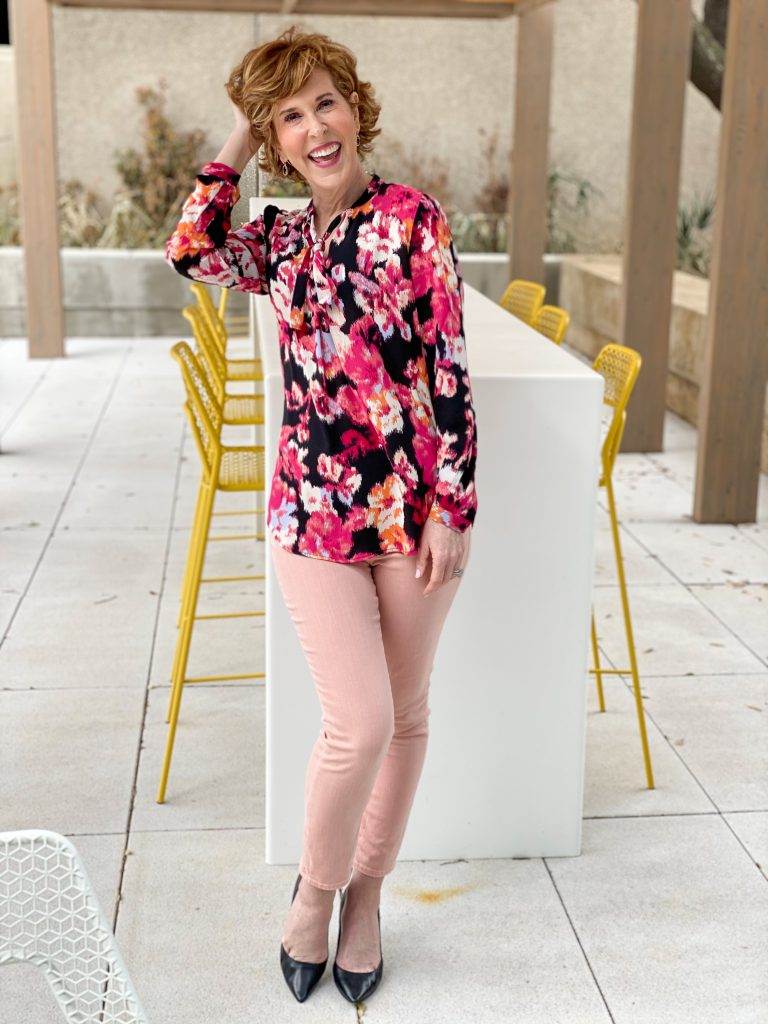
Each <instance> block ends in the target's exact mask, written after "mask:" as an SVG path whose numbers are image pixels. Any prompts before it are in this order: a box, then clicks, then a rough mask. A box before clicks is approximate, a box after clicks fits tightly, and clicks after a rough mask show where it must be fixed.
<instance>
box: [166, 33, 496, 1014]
mask: <svg viewBox="0 0 768 1024" xmlns="http://www.w3.org/2000/svg"><path fill="white" fill-rule="evenodd" d="M227 92H228V95H229V97H230V101H231V103H232V105H233V108H234V113H235V127H234V129H233V130H232V132H231V134H230V136H229V138H228V139H227V141H226V142H225V144H224V146H223V148H222V149H221V151H220V153H219V154H218V156H217V157H216V159H215V160H214V161H213V162H211V163H207V164H205V165H204V166H203V168H202V170H201V172H200V173H199V174H198V176H197V181H196V187H195V189H194V191H193V192H192V194H191V195H190V196H189V198H188V199H187V200H186V202H185V203H184V207H183V212H182V216H181V220H180V222H179V224H178V226H177V228H176V230H175V232H174V233H173V235H172V236H171V237H170V238H169V239H168V242H167V245H166V259H167V260H168V262H169V263H170V264H171V265H172V266H173V267H174V268H175V269H176V270H177V271H178V272H179V273H181V274H184V275H185V276H187V277H190V278H193V279H195V280H197V281H204V282H207V283H209V284H213V285H219V286H220V287H224V288H237V289H240V290H241V291H246V292H254V293H256V294H269V296H270V298H271V301H272V304H273V307H274V309H275V313H276V315H277V321H278V325H279V339H280V341H279V343H280V354H281V360H282V366H283V374H284V388H285V405H284V414H283V423H282V429H281V432H280V439H279V452H278V457H277V461H276V465H275V467H274V472H273V476H272V481H271V490H270V498H269V503H268V509H267V530H268V536H269V544H270V549H271V552H272V557H273V564H274V569H275V574H276V577H277V579H278V581H279V585H280V588H281V592H282V595H283V597H284V600H285V603H286V606H287V608H288V610H289V612H290V614H291V616H292V620H293V622H294V625H295V627H296V630H297V634H298V637H299V640H300V642H301V644H302V648H303V650H304V653H305V656H306V658H307V661H308V664H309V667H310V670H311V673H312V677H313V680H314V684H315V687H316V690H317V694H318V697H319V700H320V705H321V708H322V724H323V730H322V731H321V733H320V735H319V737H318V739H317V742H316V743H315V746H314V748H313V751H312V754H311V757H310V760H309V764H308V768H307V773H306V788H305V800H306V807H305V821H304V837H303V852H302V857H301V861H300V865H299V876H298V878H297V879H296V885H295V887H294V891H293V899H292V901H291V905H290V910H289V913H288V917H287V920H286V923H285V927H284V930H283V941H282V944H281V949H280V960H281V965H282V968H283V974H284V976H285V979H286V981H287V983H288V985H289V987H290V988H291V991H292V992H293V994H294V995H295V996H296V998H297V999H298V1000H299V1001H303V1000H304V999H306V998H307V997H308V996H309V994H310V993H311V992H312V991H313V989H314V987H315V985H316V984H317V982H318V980H319V978H320V976H321V975H322V973H323V970H324V968H325V965H326V962H327V958H328V925H329V920H330V917H331V914H332V910H333V902H334V897H335V892H336V890H337V889H341V888H344V892H343V894H342V898H341V903H340V911H339V940H338V946H337V952H336V959H335V962H334V966H333V976H334V979H335V981H336V984H337V986H338V987H339V989H340V991H341V992H342V994H343V995H344V996H345V997H346V998H347V999H349V1000H350V1001H353V1002H354V1001H357V1000H359V999H362V998H365V997H367V996H369V995H370V994H371V992H372V991H373V989H374V988H375V986H376V985H377V984H378V982H379V980H380V978H381V974H382V968H383V958H382V954H381V935H380V920H379V901H380V894H381V885H382V881H383V879H384V877H385V876H386V875H387V874H388V873H389V872H390V871H392V869H393V868H394V866H395V862H396V858H397V853H398V850H399V848H400V845H401V842H402V838H403V834H404V832H405V827H406V823H407V819H408V815H409V812H410V808H411V805H412V802H413V798H414V794H415V791H416V787H417V783H418V780H419V776H420V773H421V769H422V764H423V761H424V756H425V753H426V746H427V732H428V730H427V717H428V714H429V709H428V704H427V691H428V685H429V677H430V672H431V669H432V663H433V659H434V654H435V650H436V648H437V642H438V639H439V636H440V632H441V629H442V626H443V622H444V620H445V617H446V615H447V614H448V611H449V609H450V606H451V604H452V602H453V599H454V597H455V595H456V592H457V589H458V586H459V582H460V580H461V576H462V573H463V572H464V569H465V567H466V564H467V560H468V557H469V549H470V532H471V526H472V523H473V521H474V518H475V513H476V509H477V495H476V490H475V482H474V474H475V462H476V452H477V432H476V426H475V415H474V409H473V405H472V392H471V385H470V379H469V373H468V368H467V359H466V349H465V344H464V336H463V313H462V298H463V286H462V281H461V277H460V275H459V268H458V261H457V257H456V252H455V250H454V246H453V241H452V239H451V234H450V229H449V227H448V224H447V222H446V219H445V215H444V213H443V211H442V209H441V207H440V205H439V203H438V202H437V201H436V200H435V199H434V198H433V197H432V196H430V195H428V194H427V193H425V192H420V191H419V190H417V189H415V188H411V187H409V186H407V185H403V184H397V183H391V182H385V181H383V180H382V179H381V178H380V177H379V175H377V174H375V173H374V174H373V175H371V174H369V173H368V172H367V171H366V170H365V169H364V167H363V165H362V162H361V157H362V156H363V154H365V153H366V152H367V151H369V150H370V148H371V142H372V140H373V138H374V137H375V136H376V135H378V134H379V132H380V129H377V128H376V127H375V124H376V120H377V117H378V114H379V110H380V107H379V105H378V104H377V103H376V102H375V100H374V97H373V90H372V88H371V86H370V85H369V83H367V82H362V81H360V80H359V79H358V76H357V70H356V61H355V58H354V56H353V55H352V53H351V52H350V51H349V50H348V49H347V48H346V47H343V46H341V45H339V44H337V43H335V42H333V41H332V40H331V39H329V38H328V37H327V36H324V35H320V34H317V33H302V32H300V31H299V30H298V29H297V28H296V27H295V26H292V27H291V28H289V29H288V30H287V31H286V32H284V33H283V34H282V35H280V36H279V37H278V38H276V39H274V40H271V41H269V42H267V43H265V44H263V45H261V46H259V47H257V48H256V49H254V50H251V51H250V52H249V53H248V54H246V56H245V57H244V58H243V60H242V61H241V62H240V64H239V65H238V66H237V67H236V68H235V69H234V71H233V72H232V74H231V76H230V78H229V81H228V83H227ZM262 145H263V147H264V149H263V160H262V161H260V163H259V167H260V168H261V169H262V170H263V171H268V172H270V173H271V174H273V175H277V174H282V175H284V176H285V177H286V178H289V179H291V180H294V181H305V182H307V183H308V184H309V186H310V188H311V193H312V196H311V200H310V201H309V204H308V205H307V207H306V208H304V209H301V210H299V211H295V210H294V211H285V210H281V209H279V208H277V207H276V206H272V205H270V206H268V207H267V208H266V210H265V212H264V214H263V215H260V216H258V217H257V218H256V219H255V220H253V221H251V222H249V223H246V224H244V225H243V226H242V227H240V228H239V229H237V230H232V229H231V223H230V215H231V211H232V207H233V205H234V204H235V202H236V201H237V200H238V198H239V190H238V187H237V186H238V181H239V177H240V174H241V173H242V170H243V168H244V167H245V165H246V164H247V163H248V161H249V160H250V159H251V158H252V157H253V155H254V154H255V153H256V151H257V150H258V149H259V148H260V147H261V146H262ZM350 876H351V877H350Z"/></svg>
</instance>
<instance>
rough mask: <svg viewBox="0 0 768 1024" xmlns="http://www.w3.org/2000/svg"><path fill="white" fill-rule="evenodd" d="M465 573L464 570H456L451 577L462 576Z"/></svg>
mask: <svg viewBox="0 0 768 1024" xmlns="http://www.w3.org/2000/svg"><path fill="white" fill-rule="evenodd" d="M463 572H464V570H463V569H454V570H453V572H452V573H451V575H452V576H461V574H462V573H463Z"/></svg>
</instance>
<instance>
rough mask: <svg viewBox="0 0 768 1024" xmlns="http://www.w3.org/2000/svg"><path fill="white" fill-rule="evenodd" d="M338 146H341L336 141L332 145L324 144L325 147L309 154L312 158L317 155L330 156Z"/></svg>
mask: <svg viewBox="0 0 768 1024" xmlns="http://www.w3.org/2000/svg"><path fill="white" fill-rule="evenodd" d="M340 148H341V147H340V146H339V144H338V142H337V143H336V144H335V145H333V146H326V147H325V149H318V150H317V151H316V152H314V153H310V156H311V157H313V158H314V157H318V156H320V157H323V156H331V155H332V154H333V153H335V152H336V150H337V149H340Z"/></svg>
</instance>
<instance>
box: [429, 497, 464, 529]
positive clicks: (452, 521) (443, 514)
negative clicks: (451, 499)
mask: <svg viewBox="0 0 768 1024" xmlns="http://www.w3.org/2000/svg"><path fill="white" fill-rule="evenodd" d="M428 518H429V519H432V520H434V521H435V522H436V523H441V524H442V525H443V526H447V527H449V528H450V529H451V530H455V532H456V533H464V531H465V530H466V529H468V528H469V527H470V526H471V525H472V523H471V522H468V521H467V519H466V517H464V516H461V517H459V516H457V515H454V514H453V513H452V512H449V511H448V509H445V508H442V506H441V505H440V503H439V501H438V500H437V499H435V500H434V501H433V502H432V507H431V508H430V510H429V516H428Z"/></svg>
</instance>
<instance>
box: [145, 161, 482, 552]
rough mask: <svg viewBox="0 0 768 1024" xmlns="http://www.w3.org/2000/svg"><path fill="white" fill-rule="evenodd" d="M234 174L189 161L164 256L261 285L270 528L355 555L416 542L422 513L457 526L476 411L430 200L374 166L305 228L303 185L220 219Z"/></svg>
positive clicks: (292, 543)
mask: <svg viewBox="0 0 768 1024" xmlns="http://www.w3.org/2000/svg"><path fill="white" fill-rule="evenodd" d="M239 178H240V176H239V174H238V173H237V172H236V171H235V170H234V169H233V168H232V167H229V166H228V165H226V164H222V163H213V162H212V163H207V164H205V165H204V166H203V167H202V169H201V171H200V173H199V174H198V175H197V178H196V185H195V188H194V191H193V192H192V193H191V195H190V196H189V197H188V198H187V199H186V200H185V202H184V204H183V208H182V214H181V219H180V221H179V223H178V225H177V227H176V229H175V231H174V232H173V234H172V235H171V237H170V238H169V239H168V241H167V242H166V246H165V258H166V260H167V262H168V263H169V264H170V265H171V266H172V267H173V268H174V269H175V270H177V271H178V272H179V273H180V274H183V275H184V276H185V277H189V278H192V279H194V280H196V281H203V282H205V283H207V284H212V285H218V286H220V287H222V288H236V289H239V290H241V291H246V292H253V293H255V294H259V295H269V296H270V300H271V302H272V306H273V308H274V310H275V313H276V316H277V322H278V330H279V344H280V355H281V363H282V368H283V384H284V410H283V422H282V426H281V430H280V438H279V445H278V456H277V460H276V463H275V467H274V471H273V475H272V480H271V487H270V494H269V503H268V510H267V528H268V530H269V533H270V535H271V536H272V537H273V538H274V539H275V541H277V543H279V544H280V545H281V546H282V547H284V548H286V549H287V550H289V551H293V552H295V553H297V554H303V555H308V556H310V557H315V558H324V559H328V560H331V561H337V562H356V561H362V560H364V559H369V558H372V557H374V556H377V555H380V554H389V553H392V554H394V553H402V554H407V555H415V554H417V553H418V548H419V540H420V536H421V532H422V529H423V527H424V523H425V522H426V520H427V518H430V519H433V520H435V521H436V522H439V523H442V524H443V525H444V526H447V527H449V528H451V529H453V530H457V531H459V532H463V531H464V530H466V529H468V528H470V527H471V525H472V523H473V522H474V519H475V514H476V511H477V492H476V489H475V465H476V459H477V426H476V422H475V412H474V406H473V401H472V388H471V382H470V377H469V369H468V365H467V351H466V344H465V339H464V324H463V298H464V290H463V281H462V277H461V272H460V268H459V261H458V257H457V255H456V251H455V247H454V244H453V240H452V237H451V231H450V228H449V226H448V222H447V219H446V217H445V213H444V211H443V209H442V207H441V206H440V204H439V203H438V201H437V200H436V199H434V198H433V197H432V196H430V195H429V194H428V193H426V192H422V191H419V190H418V189H414V188H411V187H409V186H407V185H402V184H397V183H394V182H385V181H383V180H382V179H381V178H380V177H379V175H377V174H374V175H373V176H372V177H371V179H370V180H369V182H368V184H367V185H366V187H365V189H364V190H363V192H362V193H361V195H360V196H358V198H357V199H356V200H355V202H354V203H353V204H352V205H351V206H350V208H349V209H347V210H345V211H344V212H343V213H340V214H337V215H336V217H334V219H333V220H332V221H331V223H330V224H329V225H328V228H327V230H326V231H325V232H324V233H323V235H322V236H320V237H319V238H318V237H317V236H316V233H315V225H314V204H313V202H312V200H310V202H309V204H308V205H307V206H306V207H305V208H304V209H302V210H298V211H297V210H281V209H279V208H278V207H277V206H273V205H271V204H270V205H269V206H267V208H266V210H265V212H264V213H263V214H261V215H260V216H258V217H257V218H256V219H255V220H253V221H250V222H249V223H246V224H243V225H242V227H240V228H238V229H236V230H233V229H232V227H231V213H232V208H233V206H234V205H235V203H236V202H237V200H238V199H239V198H240V191H239V188H238V182H239ZM327 243H330V244H329V245H328V244H327ZM326 251H327V254H326Z"/></svg>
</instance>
